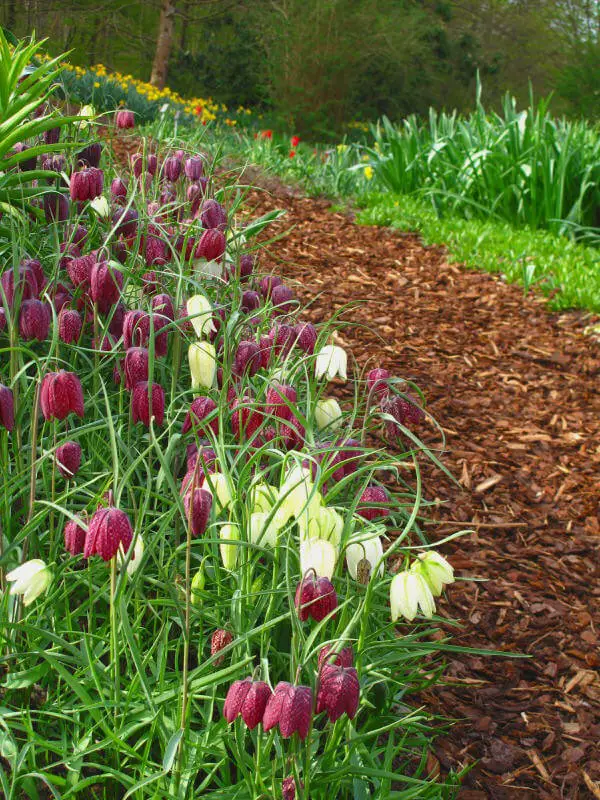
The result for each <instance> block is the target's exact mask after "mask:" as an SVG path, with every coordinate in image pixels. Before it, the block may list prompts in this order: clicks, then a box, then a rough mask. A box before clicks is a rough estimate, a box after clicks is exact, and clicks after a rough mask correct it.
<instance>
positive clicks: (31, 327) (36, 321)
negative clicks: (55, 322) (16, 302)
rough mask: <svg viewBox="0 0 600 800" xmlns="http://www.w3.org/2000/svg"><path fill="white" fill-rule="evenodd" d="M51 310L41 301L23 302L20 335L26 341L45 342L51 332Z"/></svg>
mask: <svg viewBox="0 0 600 800" xmlns="http://www.w3.org/2000/svg"><path fill="white" fill-rule="evenodd" d="M50 319H51V316H50V310H49V308H48V306H47V305H46V304H45V303H42V301H41V300H36V299H34V298H32V299H31V300H23V302H22V303H21V308H20V309H19V333H20V334H21V336H22V337H23V339H25V340H26V341H32V340H33V339H37V341H38V342H43V341H44V339H46V338H48V332H49V330H50Z"/></svg>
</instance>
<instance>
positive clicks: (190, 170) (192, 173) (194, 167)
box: [183, 156, 203, 181]
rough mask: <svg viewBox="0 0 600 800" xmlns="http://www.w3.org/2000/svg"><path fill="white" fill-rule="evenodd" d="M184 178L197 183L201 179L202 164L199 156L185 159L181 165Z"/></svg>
mask: <svg viewBox="0 0 600 800" xmlns="http://www.w3.org/2000/svg"><path fill="white" fill-rule="evenodd" d="M183 171H184V172H185V177H186V178H189V179H190V180H191V181H197V180H199V179H200V178H201V177H202V171H203V164H202V159H201V158H200V156H190V157H189V158H186V160H185V163H184V165H183Z"/></svg>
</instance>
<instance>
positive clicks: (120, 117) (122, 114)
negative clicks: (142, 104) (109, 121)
mask: <svg viewBox="0 0 600 800" xmlns="http://www.w3.org/2000/svg"><path fill="white" fill-rule="evenodd" d="M115 124H116V126H117V128H119V129H120V130H127V129H128V128H135V116H134V114H133V111H127V110H125V109H122V110H121V111H117V113H116V115H115Z"/></svg>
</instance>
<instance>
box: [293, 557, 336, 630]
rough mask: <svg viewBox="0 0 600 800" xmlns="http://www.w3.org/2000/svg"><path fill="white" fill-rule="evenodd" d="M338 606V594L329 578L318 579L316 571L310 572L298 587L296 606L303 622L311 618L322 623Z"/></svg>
mask: <svg viewBox="0 0 600 800" xmlns="http://www.w3.org/2000/svg"><path fill="white" fill-rule="evenodd" d="M337 604H338V603H337V594H336V592H335V589H334V587H333V584H332V583H331V581H330V580H329V578H318V577H317V576H316V573H315V572H314V570H310V571H309V572H308V573H307V574H306V575H305V576H304V578H303V579H302V580H301V581H300V583H299V584H298V586H297V587H296V598H295V605H296V610H297V611H298V618H299V619H300V620H301V621H302V622H305V621H306V620H307V619H308V618H309V617H312V618H313V619H314V620H315V621H316V622H321V620H323V619H325V617H326V616H327V615H328V614H330V613H331V612H332V611H334V610H335V609H336V608H337Z"/></svg>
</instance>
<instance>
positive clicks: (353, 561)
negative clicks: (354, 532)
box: [346, 535, 384, 584]
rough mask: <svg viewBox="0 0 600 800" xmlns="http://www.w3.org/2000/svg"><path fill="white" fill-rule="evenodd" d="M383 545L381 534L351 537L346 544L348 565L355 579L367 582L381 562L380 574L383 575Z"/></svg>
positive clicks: (363, 582)
mask: <svg viewBox="0 0 600 800" xmlns="http://www.w3.org/2000/svg"><path fill="white" fill-rule="evenodd" d="M382 558H383V545H382V543H381V539H380V537H379V536H371V537H367V536H366V535H365V536H362V537H360V538H358V537H357V538H356V539H351V540H350V542H349V543H348V545H347V546H346V565H347V567H348V572H349V573H350V575H351V576H352V578H353V579H354V580H355V581H358V582H359V583H362V584H367V583H368V582H369V580H370V579H371V575H372V574H373V570H374V569H375V567H376V566H377V564H379V567H378V574H379V575H383V571H384V566H383V560H382Z"/></svg>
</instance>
